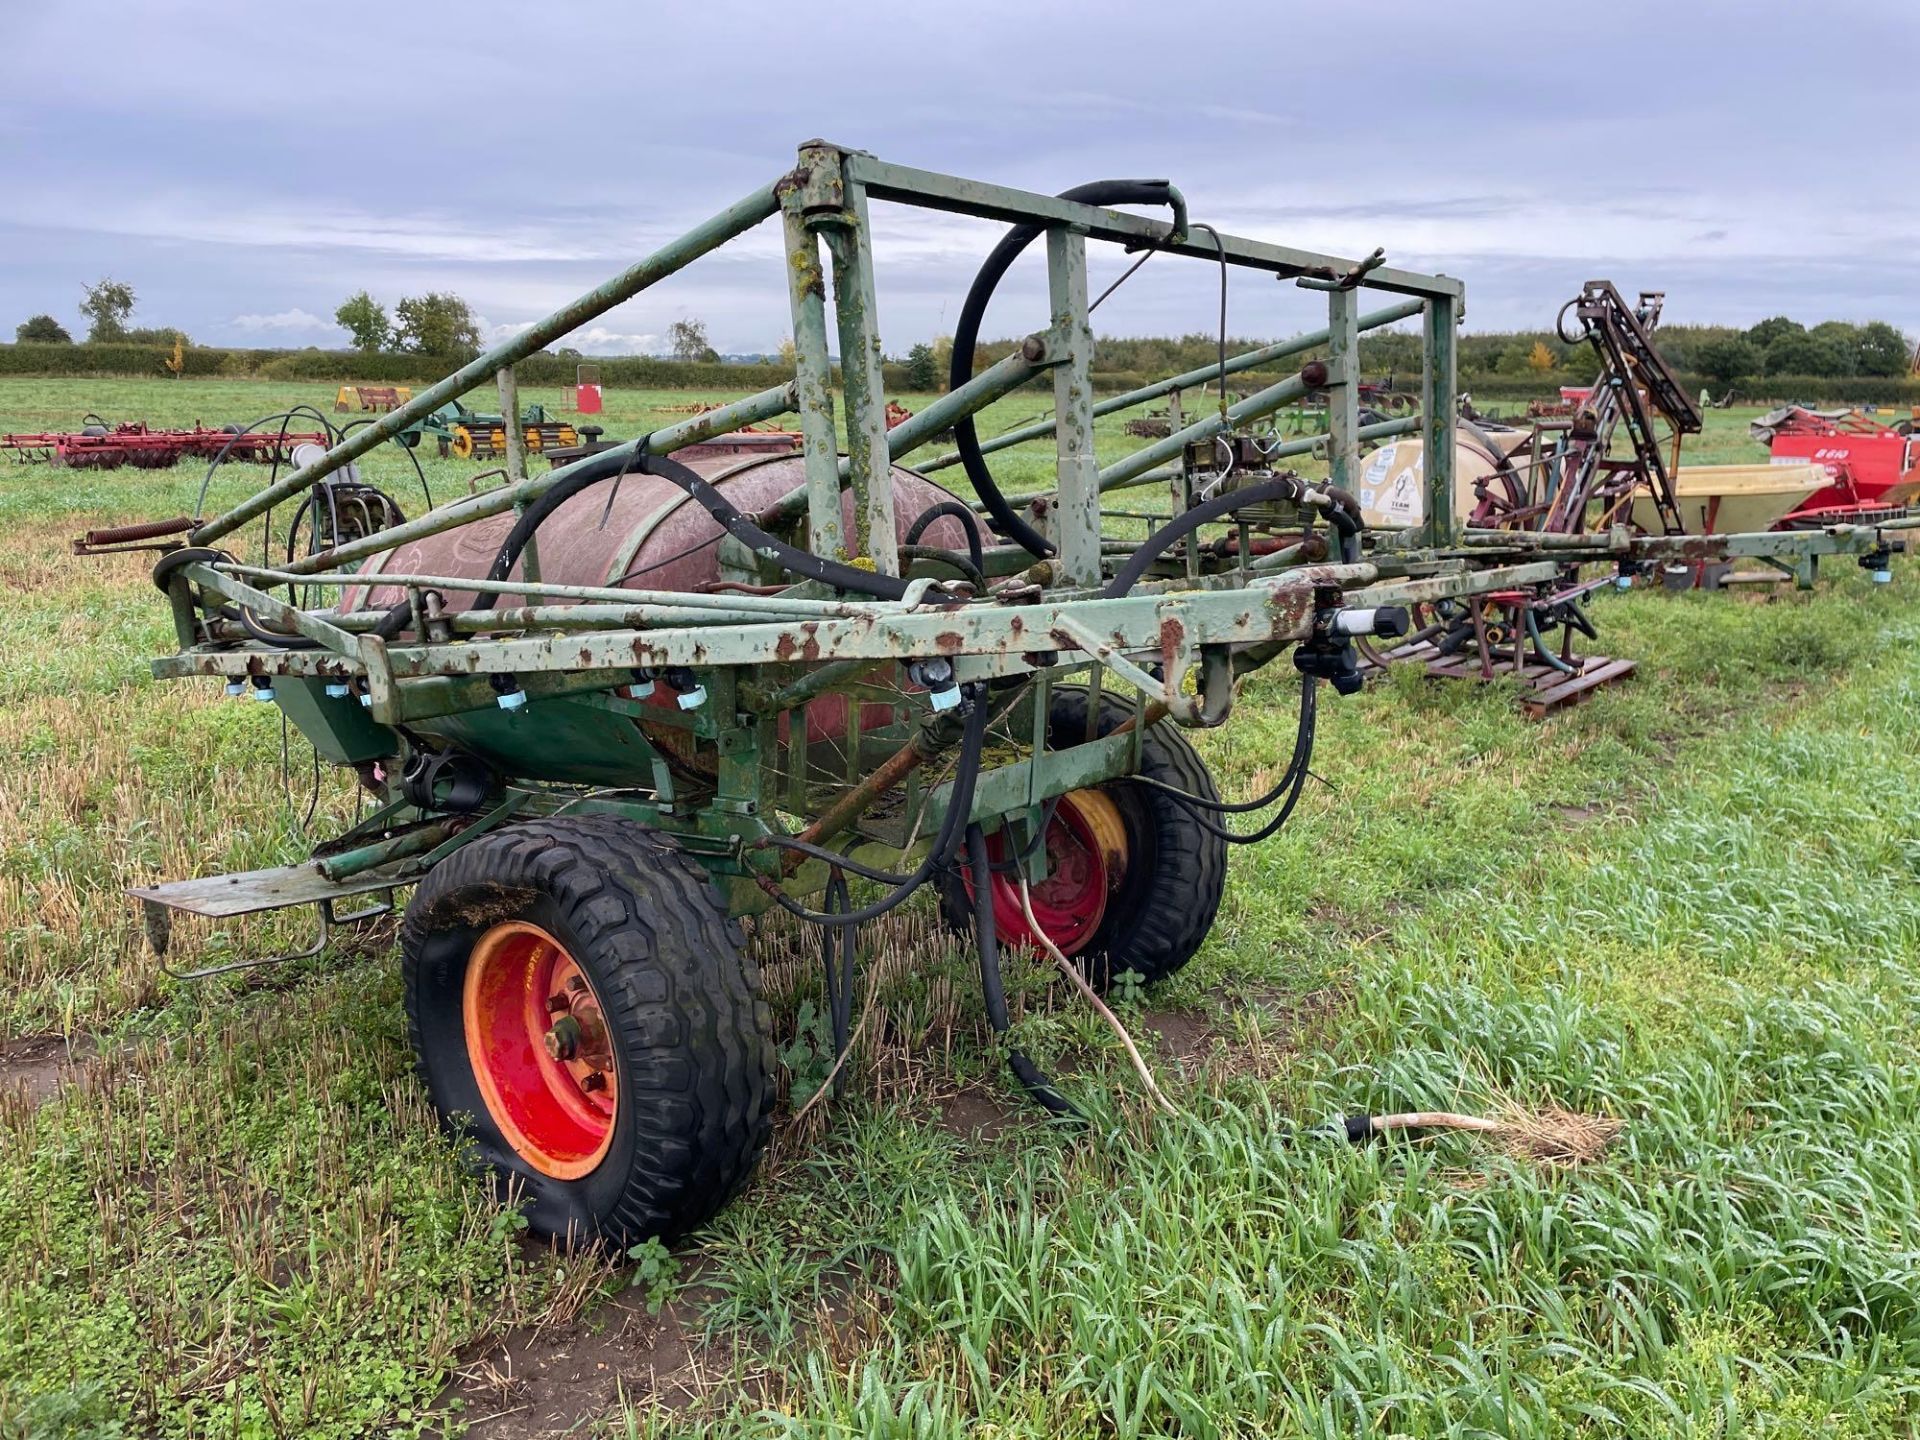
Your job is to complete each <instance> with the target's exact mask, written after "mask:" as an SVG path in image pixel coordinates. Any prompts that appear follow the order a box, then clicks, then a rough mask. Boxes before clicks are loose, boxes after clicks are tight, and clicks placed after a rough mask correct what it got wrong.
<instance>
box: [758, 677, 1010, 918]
mask: <svg viewBox="0 0 1920 1440" xmlns="http://www.w3.org/2000/svg"><path fill="white" fill-rule="evenodd" d="M962 693H964V694H965V695H966V697H967V702H968V704H969V705H970V706H971V707H972V708H971V709H969V710H968V711H967V720H966V729H965V731H964V732H962V734H961V737H960V756H959V759H958V760H957V761H956V762H955V765H954V775H953V795H952V797H951V798H950V799H949V800H948V802H947V813H946V814H945V815H943V816H942V817H941V819H940V830H939V833H937V834H936V835H935V836H934V837H933V844H932V846H931V847H930V848H929V849H928V851H927V857H926V859H924V860H922V861H921V862H920V864H919V866H918V867H917V868H916V869H915V870H914V871H913V873H912V874H910V875H908V876H906V877H905V878H904V879H903V880H902V881H901V882H900V884H899V885H898V886H897V887H896V888H895V889H893V890H892V891H891V892H889V893H888V894H886V895H885V896H883V897H881V898H880V899H878V900H876V901H874V902H873V903H872V904H871V905H867V906H863V907H862V908H861V909H858V910H848V911H841V912H834V911H828V910H809V909H807V908H806V907H805V906H804V905H802V904H800V902H799V901H797V900H794V899H793V898H791V897H790V896H788V895H787V894H786V893H785V892H784V891H781V890H777V889H776V890H773V891H771V892H770V893H771V894H772V896H773V899H774V902H775V903H776V904H778V905H779V906H780V908H781V909H782V910H785V911H786V912H787V913H788V914H789V915H797V916H799V917H800V918H801V919H802V920H811V921H812V922H813V923H814V924H816V925H859V924H862V923H864V922H865V921H868V920H877V919H879V918H880V917H881V916H882V915H885V914H886V913H887V912H888V911H890V910H894V909H897V908H898V907H899V906H901V905H903V904H905V903H906V901H907V900H908V898H909V897H911V896H912V894H913V892H914V891H916V890H918V889H919V888H920V887H921V886H922V885H924V884H925V883H926V882H927V881H928V879H930V878H931V877H932V875H933V873H934V871H936V870H940V869H943V868H945V867H946V866H948V865H950V864H952V863H953V856H954V852H955V851H956V850H957V849H958V848H959V845H960V839H961V835H962V833H963V831H962V827H963V826H964V825H965V823H966V820H967V816H968V815H969V814H970V813H971V812H972V810H973V787H974V782H975V781H977V780H978V779H979V778H980V755H981V752H982V751H983V750H984V749H985V748H986V741H987V722H988V720H989V719H990V718H991V711H992V708H993V707H992V706H990V705H988V704H987V697H986V694H985V692H984V691H982V690H981V689H980V688H979V686H978V685H967V686H963V687H962ZM839 863H842V864H844V863H845V862H844V861H842V862H839Z"/></svg>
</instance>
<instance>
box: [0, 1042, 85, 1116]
mask: <svg viewBox="0 0 1920 1440" xmlns="http://www.w3.org/2000/svg"><path fill="white" fill-rule="evenodd" d="M92 1059H93V1041H92V1040H91V1039H90V1038H89V1037H87V1036H85V1035H75V1036H72V1037H71V1038H69V1037H68V1036H65V1035H26V1036H22V1037H21V1038H20V1039H17V1040H3V1041H0V1095H10V1096H18V1097H20V1098H22V1099H24V1100H25V1101H26V1102H27V1103H28V1104H29V1105H41V1104H44V1103H45V1102H47V1101H48V1100H51V1099H52V1098H53V1097H54V1095H55V1094H56V1093H57V1092H58V1091H59V1089H60V1087H61V1086H62V1085H66V1084H71V1083H72V1082H73V1081H74V1080H76V1079H78V1078H79V1076H80V1072H81V1071H82V1070H84V1069H85V1068H86V1066H87V1064H88V1062H90V1061H91V1060H92Z"/></svg>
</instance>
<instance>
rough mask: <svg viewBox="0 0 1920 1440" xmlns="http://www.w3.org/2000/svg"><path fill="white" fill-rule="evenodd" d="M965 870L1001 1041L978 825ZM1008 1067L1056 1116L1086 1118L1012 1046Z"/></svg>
mask: <svg viewBox="0 0 1920 1440" xmlns="http://www.w3.org/2000/svg"><path fill="white" fill-rule="evenodd" d="M967 868H968V869H969V870H970V871H971V872H972V874H973V876H974V881H973V938H974V944H975V945H976V947H978V949H979V952H980V995H981V998H982V999H983V1000H984V1001H985V1002H986V1007H987V1023H988V1024H989V1025H991V1026H992V1027H993V1033H994V1034H995V1035H998V1036H1000V1037H1002V1038H1003V1039H1004V1038H1005V1036H1006V1034H1007V1032H1008V1030H1010V1029H1011V1028H1012V1027H1013V1022H1012V1020H1011V1018H1010V1017H1009V1016H1008V1014H1007V989H1006V985H1005V983H1004V982H1003V981H1002V980H1001V978H1000V933H999V926H998V923H997V922H996V921H995V920H994V916H993V887H992V886H991V885H990V884H988V883H987V876H988V875H990V874H991V873H992V870H991V867H990V866H989V863H988V861H987V837H986V833H985V832H984V831H983V830H981V828H980V827H979V826H978V825H969V826H967ZM1007 1068H1008V1069H1009V1070H1011V1071H1013V1073H1014V1076H1015V1078H1016V1079H1018V1080H1019V1082H1020V1084H1021V1085H1022V1086H1023V1087H1025V1089H1026V1092H1027V1093H1028V1094H1029V1095H1031V1096H1032V1097H1033V1098H1034V1099H1035V1100H1037V1101H1039V1102H1040V1104H1042V1105H1043V1106H1045V1107H1046V1108H1047V1109H1048V1110H1050V1111H1052V1112H1053V1113H1054V1114H1055V1115H1059V1116H1062V1117H1067V1118H1072V1119H1075V1120H1085V1119H1086V1116H1085V1115H1083V1114H1081V1112H1080V1108H1079V1107H1078V1106H1077V1105H1075V1104H1074V1103H1073V1102H1072V1101H1071V1100H1069V1099H1067V1097H1066V1096H1064V1095H1062V1094H1061V1093H1060V1092H1059V1091H1058V1090H1056V1089H1054V1088H1053V1082H1052V1081H1051V1080H1049V1079H1047V1077H1046V1075H1045V1074H1043V1073H1042V1072H1041V1069H1040V1067H1039V1066H1038V1065H1035V1064H1034V1063H1033V1061H1032V1060H1031V1059H1029V1058H1028V1057H1027V1056H1026V1055H1025V1054H1024V1053H1023V1052H1021V1051H1019V1050H1015V1049H1013V1048H1012V1047H1011V1046H1009V1047H1008V1049H1007Z"/></svg>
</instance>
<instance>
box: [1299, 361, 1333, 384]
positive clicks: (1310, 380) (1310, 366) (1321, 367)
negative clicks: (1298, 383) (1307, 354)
mask: <svg viewBox="0 0 1920 1440" xmlns="http://www.w3.org/2000/svg"><path fill="white" fill-rule="evenodd" d="M1300 378H1301V379H1302V380H1303V381H1305V382H1306V384H1307V385H1308V386H1309V387H1310V388H1312V389H1315V390H1318V389H1319V388H1320V387H1321V386H1322V385H1324V384H1326V383H1327V366H1326V362H1325V361H1323V360H1309V361H1308V362H1307V363H1306V364H1304V365H1302V366H1301V367H1300Z"/></svg>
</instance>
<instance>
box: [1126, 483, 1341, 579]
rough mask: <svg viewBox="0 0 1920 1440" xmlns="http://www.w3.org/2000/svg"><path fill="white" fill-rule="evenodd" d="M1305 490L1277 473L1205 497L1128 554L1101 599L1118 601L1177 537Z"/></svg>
mask: <svg viewBox="0 0 1920 1440" xmlns="http://www.w3.org/2000/svg"><path fill="white" fill-rule="evenodd" d="M1305 493H1306V487H1305V486H1304V485H1302V484H1301V482H1300V481H1298V480H1296V479H1294V478H1293V477H1292V476H1291V475H1277V476H1275V477H1274V478H1273V479H1271V480H1262V481H1261V482H1260V483H1259V484H1258V485H1249V486H1247V488H1246V489H1244V490H1235V491H1232V492H1231V493H1229V494H1226V495H1216V496H1214V497H1213V499H1211V500H1202V501H1201V502H1200V503H1199V504H1198V505H1196V506H1194V507H1193V508H1192V509H1191V510H1189V511H1187V512H1186V513H1185V514H1183V515H1179V516H1177V517H1175V518H1174V519H1173V520H1171V521H1169V522H1168V523H1167V524H1165V525H1162V526H1161V527H1160V528H1159V529H1158V530H1156V531H1154V532H1153V534H1151V535H1149V536H1148V537H1147V538H1146V539H1145V540H1144V541H1143V542H1142V543H1141V545H1140V548H1139V549H1138V550H1136V551H1134V552H1133V554H1131V555H1129V556H1128V557H1127V563H1126V564H1125V565H1124V566H1122V567H1121V569H1120V573H1119V574H1117V575H1115V576H1114V577H1113V579H1112V580H1110V581H1108V582H1107V588H1106V589H1105V590H1102V591H1101V592H1100V595H1101V598H1102V599H1106V600H1117V599H1119V598H1120V597H1121V596H1122V595H1125V594H1126V593H1127V592H1128V591H1129V590H1131V589H1133V587H1134V586H1135V585H1136V584H1138V583H1139V580H1140V577H1141V576H1142V575H1144V574H1146V573H1147V570H1148V569H1149V568H1150V567H1151V566H1152V564H1153V562H1154V561H1155V560H1158V559H1159V558H1160V557H1161V556H1162V555H1163V554H1165V553H1166V551H1167V550H1168V549H1169V548H1170V547H1171V546H1172V545H1173V543H1174V542H1175V541H1176V540H1179V539H1180V538H1181V537H1183V536H1186V535H1190V534H1192V533H1193V532H1194V531H1195V530H1198V529H1199V528H1200V527H1201V526H1202V525H1205V524H1207V523H1209V522H1210V521H1214V520H1218V519H1220V518H1221V517H1222V516H1225V515H1231V514H1232V513H1233V512H1234V511H1235V510H1241V509H1244V508H1246V507H1247V506H1250V505H1265V504H1268V503H1270V502H1272V501H1275V500H1298V499H1299V498H1300V497H1301V496H1302V495H1303V494H1305Z"/></svg>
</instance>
